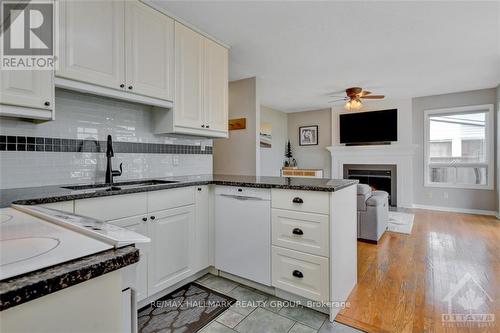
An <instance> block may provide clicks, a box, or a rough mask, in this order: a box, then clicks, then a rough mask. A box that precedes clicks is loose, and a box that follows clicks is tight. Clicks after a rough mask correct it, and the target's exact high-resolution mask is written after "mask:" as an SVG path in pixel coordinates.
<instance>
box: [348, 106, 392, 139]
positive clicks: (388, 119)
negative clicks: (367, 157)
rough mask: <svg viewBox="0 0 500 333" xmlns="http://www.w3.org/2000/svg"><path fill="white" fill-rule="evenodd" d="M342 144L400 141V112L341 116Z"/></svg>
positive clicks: (373, 112) (390, 111) (376, 112)
mask: <svg viewBox="0 0 500 333" xmlns="http://www.w3.org/2000/svg"><path fill="white" fill-rule="evenodd" d="M339 125H340V126H339V127H340V143H345V144H348V145H362V144H377V143H390V142H391V141H397V140H398V110H397V109H391V110H381V111H372V112H358V113H345V114H341V115H340V119H339Z"/></svg>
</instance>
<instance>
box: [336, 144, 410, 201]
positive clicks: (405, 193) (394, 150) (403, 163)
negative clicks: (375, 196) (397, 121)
mask: <svg viewBox="0 0 500 333" xmlns="http://www.w3.org/2000/svg"><path fill="white" fill-rule="evenodd" d="M417 148H418V145H413V144H392V145H374V146H344V145H335V146H330V147H327V148H326V149H328V151H330V154H331V156H332V175H331V178H343V176H344V164H394V165H396V169H397V171H396V174H397V176H396V178H397V180H396V185H397V196H398V197H397V203H398V207H408V208H410V207H412V205H413V178H414V177H413V156H414V155H415V150H416V149H417Z"/></svg>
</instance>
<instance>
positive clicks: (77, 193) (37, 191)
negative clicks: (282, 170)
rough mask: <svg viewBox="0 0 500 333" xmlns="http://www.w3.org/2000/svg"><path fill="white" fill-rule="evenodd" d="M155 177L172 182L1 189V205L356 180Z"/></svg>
mask: <svg viewBox="0 0 500 333" xmlns="http://www.w3.org/2000/svg"><path fill="white" fill-rule="evenodd" d="M155 179H158V180H167V181H174V182H173V183H168V184H160V185H151V186H141V187H135V188H124V189H121V190H116V191H105V190H104V189H102V188H100V189H99V188H89V189H84V190H71V189H66V188H63V187H62V186H67V185H51V186H41V187H27V188H14V189H2V190H0V200H1V202H0V207H1V208H3V207H8V206H10V204H12V203H16V204H21V205H37V204H44V203H52V202H59V201H68V200H76V199H86V198H95V197H105V196H111V195H120V194H129V193H138V192H148V191H157V190H165V189H170V188H176V187H186V186H196V185H208V184H215V185H227V186H242V187H256V188H281V189H292V190H306V191H323V192H334V191H338V190H340V189H343V188H345V187H348V186H351V185H354V184H357V183H358V181H357V180H347V179H327V178H285V177H255V176H237V175H197V176H182V177H167V178H155ZM119 183H120V181H117V182H116V184H115V185H117V186H119Z"/></svg>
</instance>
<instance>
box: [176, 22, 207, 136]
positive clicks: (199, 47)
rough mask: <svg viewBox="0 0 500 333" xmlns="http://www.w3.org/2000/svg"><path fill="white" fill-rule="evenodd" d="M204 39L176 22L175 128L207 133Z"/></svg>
mask: <svg viewBox="0 0 500 333" xmlns="http://www.w3.org/2000/svg"><path fill="white" fill-rule="evenodd" d="M203 39H204V37H203V36H202V35H200V34H198V33H197V32H195V31H193V30H191V29H189V28H188V27H186V26H184V25H183V24H180V23H178V22H175V88H176V90H175V106H174V110H175V111H174V112H175V115H174V121H175V126H181V127H187V128H195V129H203V128H205V125H204V123H203V121H204V117H203V109H202V107H203V105H202V103H203V100H202V93H203V81H202V79H203V77H202V76H203Z"/></svg>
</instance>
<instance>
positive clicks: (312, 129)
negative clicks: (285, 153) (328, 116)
mask: <svg viewBox="0 0 500 333" xmlns="http://www.w3.org/2000/svg"><path fill="white" fill-rule="evenodd" d="M317 144H318V125H313V126H302V127H299V146H315V145H317Z"/></svg>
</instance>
